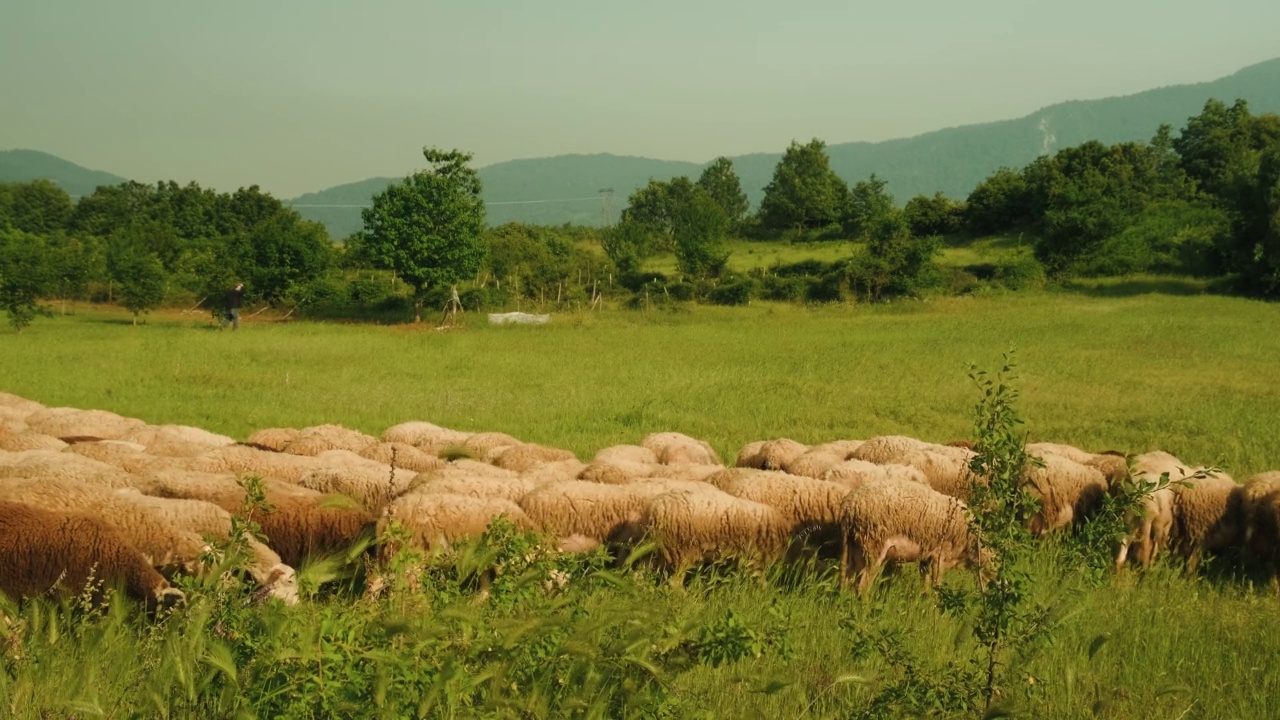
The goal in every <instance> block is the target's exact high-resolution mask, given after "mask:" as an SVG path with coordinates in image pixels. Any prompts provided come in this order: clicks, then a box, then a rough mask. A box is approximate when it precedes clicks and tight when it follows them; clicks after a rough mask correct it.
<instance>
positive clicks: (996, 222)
mask: <svg viewBox="0 0 1280 720" xmlns="http://www.w3.org/2000/svg"><path fill="white" fill-rule="evenodd" d="M1030 221H1031V212H1030V197H1029V195H1028V191H1027V179H1026V176H1025V174H1024V173H1022V172H1018V171H1017V170H1014V169H1012V168H1007V167H1002V168H1000V169H999V170H996V171H995V172H994V173H992V174H991V175H990V176H988V177H987V178H986V179H985V180H983V181H982V182H980V183H978V185H977V187H975V188H974V189H973V192H971V193H969V198H968V200H966V201H965V212H964V222H965V225H966V227H967V229H968V230H969V232H971V233H973V234H975V235H987V234H990V233H998V232H1003V231H1005V230H1009V229H1011V228H1014V227H1017V226H1018V225H1021V224H1024V223H1027V222H1030Z"/></svg>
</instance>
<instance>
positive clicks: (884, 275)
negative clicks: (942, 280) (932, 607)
mask: <svg viewBox="0 0 1280 720" xmlns="http://www.w3.org/2000/svg"><path fill="white" fill-rule="evenodd" d="M864 237H865V239H866V245H865V247H862V248H860V254H855V255H854V260H853V271H854V273H853V274H854V282H855V284H857V285H860V286H861V289H862V290H863V292H865V293H866V295H867V298H868V299H870V300H878V299H880V298H881V297H882V296H883V295H884V294H885V293H890V294H894V295H914V294H917V293H919V291H921V290H923V289H924V288H927V287H929V286H931V285H934V284H936V282H937V279H938V268H937V265H936V264H935V263H934V257H935V256H936V255H937V254H938V251H939V250H940V249H941V248H942V241H941V240H940V239H939V238H938V236H936V235H930V236H927V237H915V236H913V235H912V234H911V227H910V226H909V225H908V224H907V221H906V218H905V217H904V215H903V214H902V212H900V211H899V210H897V209H896V208H890V210H889V212H887V213H884V214H882V215H881V216H879V217H878V218H877V219H875V220H874V221H873V222H872V223H871V224H870V226H869V227H868V228H867V229H866V231H865V233H864Z"/></svg>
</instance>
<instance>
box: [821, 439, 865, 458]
mask: <svg viewBox="0 0 1280 720" xmlns="http://www.w3.org/2000/svg"><path fill="white" fill-rule="evenodd" d="M860 447H862V441H861V440H832V441H831V442H827V443H822V444H821V445H814V446H813V447H811V448H809V452H824V453H831V454H832V455H836V456H838V457H839V458H840V459H841V460H848V459H849V458H851V457H853V454H854V453H855V452H857V451H858V448H860Z"/></svg>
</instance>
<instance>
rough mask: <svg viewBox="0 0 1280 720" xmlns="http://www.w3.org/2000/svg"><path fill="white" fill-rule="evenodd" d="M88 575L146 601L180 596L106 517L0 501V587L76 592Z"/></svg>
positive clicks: (15, 592) (14, 593) (19, 591)
mask: <svg viewBox="0 0 1280 720" xmlns="http://www.w3.org/2000/svg"><path fill="white" fill-rule="evenodd" d="M91 578H93V579H97V580H103V581H105V582H106V583H107V584H111V585H121V586H123V589H124V591H125V593H126V594H127V595H128V596H130V597H132V598H134V599H137V600H142V601H144V602H146V603H147V604H148V606H155V605H160V606H169V605H172V604H174V603H176V602H180V601H182V600H183V598H184V596H183V594H182V592H181V591H179V590H177V589H175V588H172V587H170V586H169V582H168V581H167V580H165V578H164V576H162V575H161V574H160V573H158V572H156V570H155V568H153V567H152V566H151V564H150V563H148V562H147V560H146V559H145V558H143V557H142V555H141V554H140V553H139V552H138V551H137V550H135V549H134V548H133V547H132V546H130V545H129V543H128V542H127V541H125V539H124V538H122V537H121V536H120V534H119V533H118V532H117V531H116V530H115V528H113V527H112V526H111V525H109V524H107V523H106V522H105V521H103V520H101V519H99V518H97V517H94V516H93V515H90V514H88V513H67V512H55V511H50V510H43V509H41V508H37V507H33V506H31V505H25V504H22V503H14V502H0V591H3V592H4V594H5V595H8V596H10V597H12V598H15V599H22V598H34V597H38V596H41V595H44V594H46V593H48V592H50V591H51V590H52V591H54V592H59V591H61V593H62V594H68V593H69V594H78V593H80V592H81V591H82V590H83V589H84V588H85V586H86V585H88V583H89V581H90V579H91ZM94 599H95V600H99V601H100V600H101V594H100V593H97V592H95V593H94Z"/></svg>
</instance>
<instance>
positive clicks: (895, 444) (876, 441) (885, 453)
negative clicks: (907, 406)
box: [848, 435, 927, 465]
mask: <svg viewBox="0 0 1280 720" xmlns="http://www.w3.org/2000/svg"><path fill="white" fill-rule="evenodd" d="M926 445H927V443H924V442H921V441H920V440H916V439H915V438H910V437H907V436H905V435H880V436H878V437H873V438H871V439H869V440H867V441H866V442H864V443H862V445H860V446H859V447H858V448H857V449H856V450H855V451H854V452H853V453H852V454H850V455H849V458H848V459H851V460H865V461H867V462H872V463H875V464H877V465H884V464H886V463H891V462H896V461H897V459H898V458H900V457H902V456H903V455H906V454H908V453H911V452H913V451H916V450H923V449H924V448H925V446H926Z"/></svg>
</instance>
